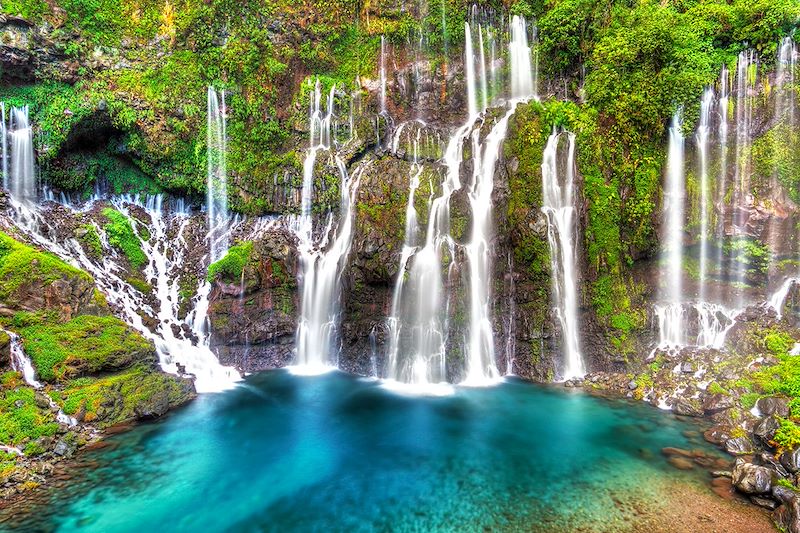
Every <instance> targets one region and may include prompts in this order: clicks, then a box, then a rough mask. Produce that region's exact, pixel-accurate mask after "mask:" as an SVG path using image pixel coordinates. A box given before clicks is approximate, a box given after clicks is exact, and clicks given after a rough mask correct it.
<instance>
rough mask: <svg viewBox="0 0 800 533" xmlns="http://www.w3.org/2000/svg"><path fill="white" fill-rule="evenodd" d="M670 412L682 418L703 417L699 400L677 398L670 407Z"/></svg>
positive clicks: (703, 412)
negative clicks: (682, 416)
mask: <svg viewBox="0 0 800 533" xmlns="http://www.w3.org/2000/svg"><path fill="white" fill-rule="evenodd" d="M672 410H673V411H674V412H675V413H676V414H679V415H684V416H698V417H699V416H703V415H704V414H705V411H703V406H702V405H701V404H700V401H699V400H696V399H694V398H679V399H678V400H676V401H675V403H674V404H673V406H672Z"/></svg>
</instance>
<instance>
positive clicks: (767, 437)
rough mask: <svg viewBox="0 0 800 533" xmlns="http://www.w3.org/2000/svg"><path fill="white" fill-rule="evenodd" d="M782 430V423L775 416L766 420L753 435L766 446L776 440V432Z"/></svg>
mask: <svg viewBox="0 0 800 533" xmlns="http://www.w3.org/2000/svg"><path fill="white" fill-rule="evenodd" d="M778 428H780V422H778V419H777V418H775V417H774V416H768V417H766V418H764V419H763V420H762V421H761V422H759V424H758V425H757V426H756V427H755V429H754V430H753V434H754V435H755V436H756V437H758V438H759V439H760V440H761V441H762V442H763V443H764V444H765V445H769V443H770V441H771V440H772V439H773V438H775V432H777V431H778Z"/></svg>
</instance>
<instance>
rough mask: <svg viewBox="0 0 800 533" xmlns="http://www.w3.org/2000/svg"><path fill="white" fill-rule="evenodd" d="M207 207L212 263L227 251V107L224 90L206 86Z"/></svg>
mask: <svg viewBox="0 0 800 533" xmlns="http://www.w3.org/2000/svg"><path fill="white" fill-rule="evenodd" d="M207 99H208V106H207V107H208V110H207V121H206V122H207V124H206V128H207V131H206V157H207V159H208V163H207V175H206V210H207V215H208V216H207V218H208V239H209V244H210V250H211V251H210V253H211V262H212V263H213V262H214V261H218V260H219V259H221V258H222V257H223V256H224V255H225V254H226V253H227V251H228V244H229V243H228V228H227V226H228V222H229V221H228V178H227V174H228V170H227V162H226V158H227V137H228V135H227V131H226V130H227V127H226V120H227V113H228V110H227V107H226V105H225V92H224V91H217V90H215V89H214V88H213V87H209V88H208V98H207Z"/></svg>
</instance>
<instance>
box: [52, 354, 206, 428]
mask: <svg viewBox="0 0 800 533" xmlns="http://www.w3.org/2000/svg"><path fill="white" fill-rule="evenodd" d="M191 396H192V392H191V387H190V386H187V385H186V384H184V383H181V382H180V381H178V380H176V379H175V378H173V377H171V376H168V375H166V374H162V373H159V372H153V371H152V370H150V369H149V368H146V367H142V366H134V367H131V368H129V369H128V370H125V371H123V372H119V373H116V374H111V375H108V376H103V377H84V378H78V379H74V380H72V381H69V382H67V384H66V386H65V388H64V389H63V390H62V391H52V392H51V397H52V398H53V399H54V400H55V401H56V403H58V404H59V405H60V406H61V407H62V409H63V410H64V412H65V413H67V414H68V415H78V414H80V415H81V416H82V418H83V420H84V421H86V422H94V423H96V424H98V425H99V426H100V427H108V426H111V425H114V424H119V423H122V422H127V421H130V420H134V419H136V418H140V417H142V416H152V415H158V414H163V409H165V408H166V407H167V406H169V407H174V406H176V405H180V404H182V403H185V402H186V401H187V400H189V399H190V398H191Z"/></svg>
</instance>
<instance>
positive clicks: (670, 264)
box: [662, 111, 686, 304]
mask: <svg viewBox="0 0 800 533" xmlns="http://www.w3.org/2000/svg"><path fill="white" fill-rule="evenodd" d="M681 127H682V124H681V113H680V111H678V112H677V113H675V115H674V116H673V117H672V126H671V127H670V129H669V152H668V158H667V183H666V186H665V187H664V215H663V216H664V226H665V228H666V235H665V245H666V246H665V248H666V250H665V259H666V270H667V271H666V274H667V275H666V283H664V282H663V281H662V296H663V298H662V299H663V300H665V301H667V302H669V303H673V304H675V303H679V302H680V301H681V296H682V287H683V222H684V216H683V215H684V211H683V209H684V200H685V195H686V183H685V175H684V169H683V166H684V160H683V147H684V139H683V133H682V131H681Z"/></svg>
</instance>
